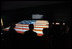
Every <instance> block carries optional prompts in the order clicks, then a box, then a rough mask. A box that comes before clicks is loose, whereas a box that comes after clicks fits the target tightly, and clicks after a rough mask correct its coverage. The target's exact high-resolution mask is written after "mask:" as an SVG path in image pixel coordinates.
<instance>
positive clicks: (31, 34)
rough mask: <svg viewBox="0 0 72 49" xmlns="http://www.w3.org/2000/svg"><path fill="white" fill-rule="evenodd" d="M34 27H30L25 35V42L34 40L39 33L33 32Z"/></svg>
mask: <svg viewBox="0 0 72 49" xmlns="http://www.w3.org/2000/svg"><path fill="white" fill-rule="evenodd" d="M33 29H34V25H33V24H30V25H29V30H28V31H26V32H25V33H24V38H25V40H34V39H35V38H36V36H37V33H36V32H34V31H33Z"/></svg>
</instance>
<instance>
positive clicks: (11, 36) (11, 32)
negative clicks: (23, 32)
mask: <svg viewBox="0 0 72 49" xmlns="http://www.w3.org/2000/svg"><path fill="white" fill-rule="evenodd" d="M14 28H15V25H11V27H10V29H9V39H10V40H15V39H16V34H17V33H16V31H15V29H14Z"/></svg>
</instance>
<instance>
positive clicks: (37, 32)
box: [34, 31, 43, 34]
mask: <svg viewBox="0 0 72 49" xmlns="http://www.w3.org/2000/svg"><path fill="white" fill-rule="evenodd" d="M34 32H36V33H41V34H43V32H42V31H34Z"/></svg>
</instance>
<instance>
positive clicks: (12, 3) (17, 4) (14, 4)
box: [1, 1, 70, 11]
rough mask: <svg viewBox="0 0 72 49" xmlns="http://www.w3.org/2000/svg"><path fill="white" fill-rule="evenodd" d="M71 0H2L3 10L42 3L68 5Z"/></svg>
mask: <svg viewBox="0 0 72 49" xmlns="http://www.w3.org/2000/svg"><path fill="white" fill-rule="evenodd" d="M69 3H70V1H2V2H1V10H2V11H4V10H13V9H19V8H26V7H36V6H39V5H40V6H41V5H54V4H64V5H65V4H66V5H68V4H69Z"/></svg>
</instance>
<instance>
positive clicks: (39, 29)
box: [4, 20, 49, 36]
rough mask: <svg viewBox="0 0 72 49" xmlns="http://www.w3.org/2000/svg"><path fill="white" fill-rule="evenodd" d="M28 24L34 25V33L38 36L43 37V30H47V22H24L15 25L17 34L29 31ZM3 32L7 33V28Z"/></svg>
mask: <svg viewBox="0 0 72 49" xmlns="http://www.w3.org/2000/svg"><path fill="white" fill-rule="evenodd" d="M29 24H33V25H34V30H33V31H34V32H36V33H37V35H38V36H42V35H43V28H49V26H48V24H49V23H48V21H46V20H24V21H21V22H19V23H17V24H16V27H15V28H14V29H15V30H16V31H17V33H21V34H24V32H25V31H27V30H29ZM4 30H6V31H8V30H9V27H8V28H5V29H4Z"/></svg>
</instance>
